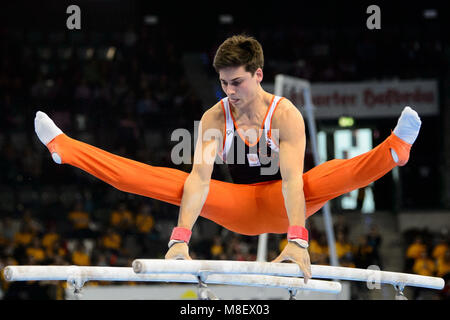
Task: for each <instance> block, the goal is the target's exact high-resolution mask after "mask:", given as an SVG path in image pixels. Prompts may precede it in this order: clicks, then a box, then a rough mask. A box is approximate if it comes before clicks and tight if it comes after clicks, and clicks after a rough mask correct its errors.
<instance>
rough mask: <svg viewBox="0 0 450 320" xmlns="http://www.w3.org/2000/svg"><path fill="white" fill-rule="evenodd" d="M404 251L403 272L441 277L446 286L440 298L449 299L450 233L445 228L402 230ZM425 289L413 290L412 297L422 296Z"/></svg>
mask: <svg viewBox="0 0 450 320" xmlns="http://www.w3.org/2000/svg"><path fill="white" fill-rule="evenodd" d="M404 240H405V244H406V251H405V257H404V272H408V273H415V274H419V275H423V276H430V277H440V278H443V279H444V281H445V283H446V286H445V288H444V289H443V290H442V291H441V293H440V294H441V296H442V298H445V299H450V291H449V289H450V235H449V233H448V230H447V229H443V230H442V231H441V232H439V233H435V232H430V231H429V230H427V229H411V230H408V231H406V232H404ZM426 293H427V292H426V290H419V289H417V290H415V291H414V298H415V299H419V298H423V297H424V294H426Z"/></svg>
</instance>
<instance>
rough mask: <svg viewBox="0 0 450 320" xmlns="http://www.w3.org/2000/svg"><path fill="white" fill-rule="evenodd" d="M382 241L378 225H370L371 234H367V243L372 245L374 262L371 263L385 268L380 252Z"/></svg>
mask: <svg viewBox="0 0 450 320" xmlns="http://www.w3.org/2000/svg"><path fill="white" fill-rule="evenodd" d="M381 243H382V238H381V235H380V233H379V231H378V227H377V226H376V225H372V226H371V227H370V231H369V234H368V235H367V244H368V245H369V246H371V247H372V262H371V264H373V265H377V266H378V267H379V268H380V269H383V263H382V259H381V254H380V247H381Z"/></svg>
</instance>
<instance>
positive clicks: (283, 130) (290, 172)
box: [273, 99, 311, 283]
mask: <svg viewBox="0 0 450 320" xmlns="http://www.w3.org/2000/svg"><path fill="white" fill-rule="evenodd" d="M279 108H280V109H281V110H278V112H279V113H278V115H277V117H276V118H275V117H274V120H273V128H274V129H276V128H280V129H279V131H278V133H279V141H280V142H279V146H280V151H279V152H280V172H281V177H282V192H283V197H284V204H285V207H286V211H287V214H288V218H289V225H290V226H302V227H304V226H305V213H306V206H305V195H304V192H303V177H302V176H303V162H304V157H305V148H306V137H305V123H304V121H303V117H302V115H301V113H300V111H299V110H298V109H297V108H296V107H295V106H294V105H293V104H292V103H291V102H290V101H289V100H287V99H284V100H283V101H282V102H281V103H280V105H279ZM286 260H290V261H293V262H295V263H297V264H298V265H299V267H300V269H301V270H302V271H303V274H304V279H305V283H306V282H307V281H308V278H310V277H311V265H310V259H309V254H308V250H307V249H304V248H301V247H300V246H298V245H297V244H296V243H293V242H288V244H287V245H286V247H285V248H284V250H283V252H281V254H280V255H279V256H278V257H277V258H276V259H275V260H274V262H281V261H286Z"/></svg>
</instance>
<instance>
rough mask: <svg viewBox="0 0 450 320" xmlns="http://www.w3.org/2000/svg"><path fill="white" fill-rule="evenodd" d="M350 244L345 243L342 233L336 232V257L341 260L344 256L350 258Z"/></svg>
mask: <svg viewBox="0 0 450 320" xmlns="http://www.w3.org/2000/svg"><path fill="white" fill-rule="evenodd" d="M352 250H353V248H352V244H351V243H350V242H348V241H347V239H346V236H345V233H344V231H342V230H341V231H338V233H337V236H336V255H337V258H338V259H339V260H340V259H343V258H344V257H345V256H347V259H348V258H349V257H348V256H350V257H351V256H352Z"/></svg>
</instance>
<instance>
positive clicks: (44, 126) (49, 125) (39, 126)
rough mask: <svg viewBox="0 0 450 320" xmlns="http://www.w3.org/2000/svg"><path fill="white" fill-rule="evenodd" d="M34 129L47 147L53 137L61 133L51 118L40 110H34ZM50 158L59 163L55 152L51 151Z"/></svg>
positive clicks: (59, 160)
mask: <svg viewBox="0 0 450 320" xmlns="http://www.w3.org/2000/svg"><path fill="white" fill-rule="evenodd" d="M34 131H36V134H37V136H38V138H39V140H41V142H42V143H43V144H44V145H45V146H46V147H47V148H48V147H49V146H48V145H49V143H50V142H51V141H52V140H53V139H55V138H56V137H57V136H59V135H60V134H63V132H62V131H61V129H59V128H58V127H57V126H56V124H55V123H54V122H53V120H52V119H50V118H49V116H48V115H46V114H45V113H44V112H42V111H38V112H36V117H35V118H34ZM49 149H50V148H49ZM50 152H51V154H52V159H53V161H55V162H56V163H58V164H61V162H62V161H61V157H60V155H59V154H58V153H57V152H52V151H51V150H50Z"/></svg>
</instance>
